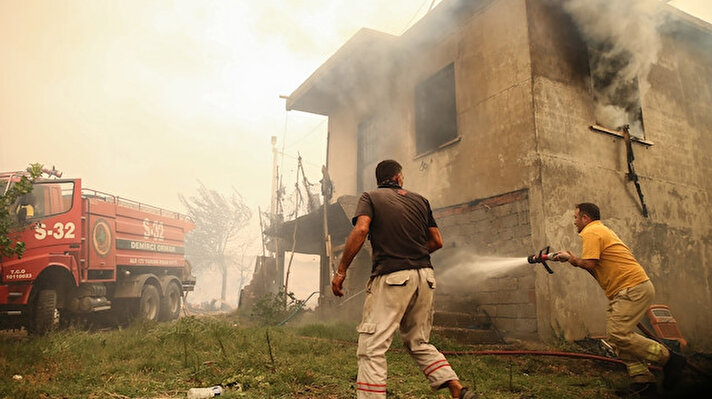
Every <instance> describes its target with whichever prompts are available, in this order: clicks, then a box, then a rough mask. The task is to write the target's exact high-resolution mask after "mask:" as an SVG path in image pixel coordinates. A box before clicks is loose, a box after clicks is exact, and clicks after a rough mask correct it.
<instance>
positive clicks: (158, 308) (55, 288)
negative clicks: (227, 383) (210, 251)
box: [0, 172, 195, 333]
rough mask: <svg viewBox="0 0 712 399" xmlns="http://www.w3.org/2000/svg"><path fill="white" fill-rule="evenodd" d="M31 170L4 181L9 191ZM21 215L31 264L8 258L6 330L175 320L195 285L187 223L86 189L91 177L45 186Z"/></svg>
mask: <svg viewBox="0 0 712 399" xmlns="http://www.w3.org/2000/svg"><path fill="white" fill-rule="evenodd" d="M21 173H22V172H18V173H4V174H0V190H7V189H8V188H9V187H10V186H11V185H12V184H14V183H15V182H17V181H18V180H19V179H20V177H21ZM11 212H13V213H14V217H15V218H16V222H17V223H16V225H17V226H18V227H17V228H16V229H14V230H13V232H12V233H11V234H10V237H9V238H10V239H11V240H13V241H22V242H24V243H25V245H26V250H25V253H24V255H23V256H22V257H21V258H18V257H12V258H0V328H19V327H22V326H24V327H25V328H27V329H28V331H30V332H36V333H43V332H46V331H48V330H49V329H51V328H53V327H54V326H55V325H56V324H57V323H62V322H68V321H70V320H72V319H75V318H87V317H89V316H92V315H94V314H98V313H102V314H107V313H108V314H112V315H115V316H116V317H117V319H118V320H119V321H122V320H123V321H125V320H130V319H133V318H143V319H147V320H170V319H175V318H177V317H178V315H179V313H180V309H181V300H182V298H183V297H184V294H185V293H186V292H188V291H191V290H192V289H193V287H194V285H195V278H194V277H193V276H192V275H191V272H190V265H189V264H188V263H187V262H186V260H185V257H184V238H185V233H186V232H188V231H190V230H191V229H192V228H193V227H194V225H193V223H192V222H191V221H190V220H188V218H187V217H186V216H185V215H181V214H179V213H176V212H171V211H167V210H165V209H161V208H158V207H154V206H150V205H146V204H143V203H140V202H137V201H131V200H126V199H123V198H119V197H118V196H115V195H111V194H107V193H103V192H100V191H96V190H91V189H84V188H82V182H81V179H38V180H37V181H36V182H35V183H34V184H33V190H32V192H31V193H29V194H26V195H24V196H22V197H21V198H20V199H19V201H18V202H17V203H16V204H14V205H13V208H12V209H11Z"/></svg>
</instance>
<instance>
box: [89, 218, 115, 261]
mask: <svg viewBox="0 0 712 399" xmlns="http://www.w3.org/2000/svg"><path fill="white" fill-rule="evenodd" d="M91 242H92V244H93V245H94V250H95V251H96V253H97V255H99V256H101V257H102V258H103V257H105V256H106V255H107V254H108V253H109V251H111V226H109V223H108V222H107V221H106V220H104V219H99V220H97V221H96V223H94V227H93V228H92V232H91Z"/></svg>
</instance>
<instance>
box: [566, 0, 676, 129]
mask: <svg viewBox="0 0 712 399" xmlns="http://www.w3.org/2000/svg"><path fill="white" fill-rule="evenodd" d="M660 7H661V3H660V2H659V1H656V0H564V9H565V10H566V11H567V12H568V13H569V14H570V15H571V16H572V17H573V19H574V21H575V23H576V25H577V26H578V28H579V30H580V31H581V33H582V34H583V36H584V37H585V39H586V41H587V42H588V44H589V59H590V66H591V76H592V79H593V92H594V96H595V100H596V109H595V114H596V120H597V122H598V123H599V124H601V125H604V126H606V127H611V128H617V127H620V126H622V125H624V124H630V125H631V129H630V130H631V134H632V135H634V136H638V137H642V136H643V126H642V117H641V114H640V112H641V108H640V99H641V98H643V96H645V93H646V92H647V91H648V89H649V88H650V83H649V82H648V73H649V72H650V68H651V66H652V64H653V63H655V62H656V61H657V60H658V52H659V51H660V48H661V46H662V44H661V39H660V36H659V34H658V27H659V26H660V25H661V24H662V18H661V15H662V13H660Z"/></svg>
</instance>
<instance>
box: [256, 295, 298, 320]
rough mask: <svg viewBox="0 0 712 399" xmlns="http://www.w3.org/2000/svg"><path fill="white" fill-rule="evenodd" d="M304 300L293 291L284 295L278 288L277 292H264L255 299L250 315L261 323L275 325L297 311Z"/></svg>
mask: <svg viewBox="0 0 712 399" xmlns="http://www.w3.org/2000/svg"><path fill="white" fill-rule="evenodd" d="M304 303H305V301H303V300H300V299H297V298H296V297H295V296H294V293H293V292H289V293H287V294H286V295H285V294H284V290H283V289H280V290H279V292H277V293H273V294H272V293H271V294H266V295H264V296H262V297H261V298H260V299H258V300H257V302H256V303H255V305H254V306H253V307H252V313H251V314H250V317H251V318H252V319H253V320H255V321H257V322H258V323H260V324H261V325H266V326H269V325H277V324H278V323H280V322H282V321H284V320H286V319H287V317H289V316H290V315H291V314H292V313H294V312H298V311H299V309H301V308H302V307H303V306H304Z"/></svg>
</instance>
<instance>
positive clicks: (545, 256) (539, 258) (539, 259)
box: [527, 245, 554, 274]
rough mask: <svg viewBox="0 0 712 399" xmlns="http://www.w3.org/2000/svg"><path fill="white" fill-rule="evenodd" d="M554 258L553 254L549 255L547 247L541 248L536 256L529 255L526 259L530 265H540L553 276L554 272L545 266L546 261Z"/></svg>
mask: <svg viewBox="0 0 712 399" xmlns="http://www.w3.org/2000/svg"><path fill="white" fill-rule="evenodd" d="M553 258H554V253H549V246H548V245H547V246H546V248H542V249H541V250H540V251H539V254H537V255H529V256H528V257H527V262H529V263H531V264H535V263H541V264H542V265H544V268H545V269H546V271H547V272H549V274H554V271H553V270H551V269H550V268H549V265H547V264H546V261H547V260H551V259H553Z"/></svg>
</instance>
